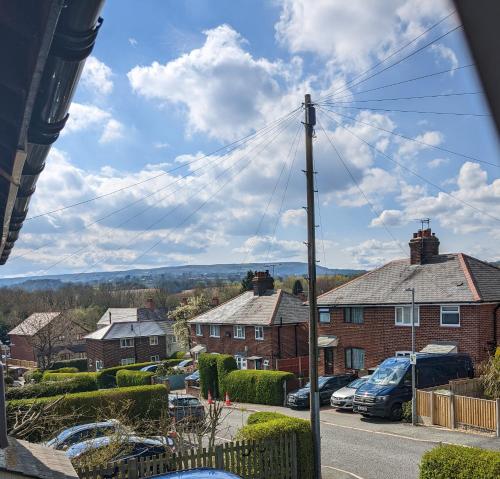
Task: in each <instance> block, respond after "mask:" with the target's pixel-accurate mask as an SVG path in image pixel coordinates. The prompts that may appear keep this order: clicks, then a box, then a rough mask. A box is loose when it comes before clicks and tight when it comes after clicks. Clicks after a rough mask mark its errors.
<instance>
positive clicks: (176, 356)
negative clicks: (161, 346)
mask: <svg viewBox="0 0 500 479" xmlns="http://www.w3.org/2000/svg"><path fill="white" fill-rule="evenodd" d="M185 356H186V352H185V351H177V352H175V353H173V354H172V355H170V357H169V358H168V359H180V360H181V361H182V360H184V357H185Z"/></svg>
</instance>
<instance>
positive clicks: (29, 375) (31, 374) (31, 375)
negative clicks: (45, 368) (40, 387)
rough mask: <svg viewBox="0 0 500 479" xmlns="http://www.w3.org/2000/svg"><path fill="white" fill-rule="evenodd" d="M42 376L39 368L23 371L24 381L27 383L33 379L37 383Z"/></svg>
mask: <svg viewBox="0 0 500 479" xmlns="http://www.w3.org/2000/svg"><path fill="white" fill-rule="evenodd" d="M42 378H43V373H42V371H40V370H39V369H33V370H32V371H27V372H25V373H24V380H25V382H27V383H29V382H31V381H33V382H34V383H39V382H40V381H41V380H42Z"/></svg>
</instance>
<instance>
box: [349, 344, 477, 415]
mask: <svg viewBox="0 0 500 479" xmlns="http://www.w3.org/2000/svg"><path fill="white" fill-rule="evenodd" d="M473 377H474V367H473V365H472V360H471V358H470V357H469V356H468V355H467V354H460V353H458V354H425V353H417V364H416V383H417V388H428V387H432V386H440V385H444V384H448V381H450V379H458V378H473ZM410 400H411V365H410V358H408V357H394V358H389V359H386V360H385V361H384V362H383V363H382V364H381V365H380V366H379V367H378V368H377V369H376V370H375V372H374V373H373V374H372V375H371V376H370V379H369V380H368V381H367V382H366V383H365V384H363V385H362V386H361V387H360V388H359V389H358V390H357V391H356V394H355V395H354V403H353V410H354V412H359V413H361V414H362V415H363V416H378V417H386V418H389V419H392V420H394V421H397V420H399V419H401V415H402V412H403V409H402V406H403V403H404V402H406V401H410Z"/></svg>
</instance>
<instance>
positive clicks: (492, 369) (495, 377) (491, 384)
mask: <svg viewBox="0 0 500 479" xmlns="http://www.w3.org/2000/svg"><path fill="white" fill-rule="evenodd" d="M480 380H481V385H482V386H483V388H484V393H485V395H486V396H487V397H488V398H491V399H497V398H500V356H497V355H496V354H495V356H493V357H490V358H489V359H488V361H487V362H486V363H485V364H483V365H482V367H481V376H480Z"/></svg>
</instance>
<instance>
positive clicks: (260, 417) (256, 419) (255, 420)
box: [247, 411, 290, 426]
mask: <svg viewBox="0 0 500 479" xmlns="http://www.w3.org/2000/svg"><path fill="white" fill-rule="evenodd" d="M287 417H290V416H287V415H285V414H281V413H280V412H270V411H262V412H254V413H253V414H250V416H248V419H247V424H248V425H249V426H251V425H252V424H261V423H263V422H268V421H272V420H274V419H283V418H287Z"/></svg>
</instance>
